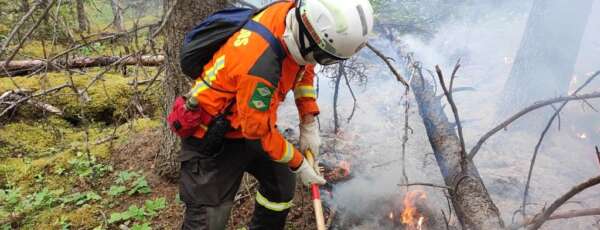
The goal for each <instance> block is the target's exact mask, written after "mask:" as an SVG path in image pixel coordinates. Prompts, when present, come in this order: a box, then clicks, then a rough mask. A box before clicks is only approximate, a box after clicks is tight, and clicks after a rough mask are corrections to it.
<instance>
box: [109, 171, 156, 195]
mask: <svg viewBox="0 0 600 230" xmlns="http://www.w3.org/2000/svg"><path fill="white" fill-rule="evenodd" d="M115 183H116V184H117V185H113V186H111V187H110V189H109V191H108V194H109V195H111V196H118V195H121V194H123V193H124V192H125V190H127V195H130V196H131V195H134V194H148V193H150V192H152V189H151V188H150V184H149V183H148V181H147V180H146V177H145V176H143V175H141V173H137V172H129V171H122V172H119V174H117V179H116V180H115ZM126 186H129V187H130V189H127V187H126Z"/></svg>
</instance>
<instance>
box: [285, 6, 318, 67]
mask: <svg viewBox="0 0 600 230" xmlns="http://www.w3.org/2000/svg"><path fill="white" fill-rule="evenodd" d="M296 13H297V11H295V10H290V12H288V14H287V16H286V18H285V32H284V33H283V41H284V42H285V45H286V46H287V49H288V51H289V52H290V54H291V55H292V58H293V59H294V61H296V63H298V64H299V65H307V64H316V61H314V59H312V58H310V56H311V55H309V54H308V53H307V54H303V52H302V50H304V49H306V48H304V47H302V46H305V45H304V44H306V43H308V41H307V40H306V39H307V38H305V36H303V34H302V33H301V32H300V23H299V22H298V21H297V20H296Z"/></svg>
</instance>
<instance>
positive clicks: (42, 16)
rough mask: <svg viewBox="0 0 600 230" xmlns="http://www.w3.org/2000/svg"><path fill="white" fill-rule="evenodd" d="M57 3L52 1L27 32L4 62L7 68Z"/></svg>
mask: <svg viewBox="0 0 600 230" xmlns="http://www.w3.org/2000/svg"><path fill="white" fill-rule="evenodd" d="M55 2H56V0H52V1H50V2H49V3H47V5H46V8H45V9H44V13H42V15H41V16H40V17H39V18H38V20H37V21H36V22H35V24H34V25H33V26H32V27H31V28H29V30H28V31H27V33H25V35H24V36H23V39H21V41H20V42H19V44H18V45H17V47H16V48H15V49H14V50H13V52H12V53H11V54H10V55H9V56H8V59H6V60H5V61H4V65H5V66H6V65H7V63H9V62H10V61H11V60H12V59H13V58H15V56H16V55H17V53H18V52H19V50H21V47H23V44H25V41H27V40H28V39H29V38H30V37H31V34H32V33H33V31H35V29H37V28H38V26H40V24H41V23H42V21H43V20H44V18H45V17H46V16H47V15H48V12H50V9H52V6H54V3H55Z"/></svg>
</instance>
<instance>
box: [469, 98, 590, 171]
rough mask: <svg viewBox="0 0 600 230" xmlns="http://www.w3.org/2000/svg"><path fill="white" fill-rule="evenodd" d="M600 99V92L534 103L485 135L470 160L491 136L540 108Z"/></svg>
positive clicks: (473, 149)
mask: <svg viewBox="0 0 600 230" xmlns="http://www.w3.org/2000/svg"><path fill="white" fill-rule="evenodd" d="M599 97H600V91H598V92H593V93H588V94H581V95H572V96H565V97H558V98H553V99H549V100H544V101H538V102H536V103H534V104H533V105H530V106H529V107H527V108H525V109H523V110H521V111H520V112H518V113H516V114H515V115H513V116H511V117H510V118H508V119H507V120H505V121H504V122H502V123H500V124H499V125H498V126H496V127H494V128H493V129H492V130H490V131H489V132H487V133H486V134H484V135H483V136H482V137H481V139H479V141H477V144H476V145H475V146H474V147H473V148H472V149H471V152H469V158H470V159H471V160H472V159H473V158H474V157H475V155H476V154H477V152H478V151H479V149H480V148H481V146H482V145H483V144H484V143H485V142H486V141H487V140H488V139H489V138H490V137H491V136H493V135H494V134H496V133H497V132H498V131H500V130H502V129H504V128H505V127H507V126H508V125H510V124H511V123H513V122H514V121H516V120H518V119H519V118H521V117H522V116H524V115H525V114H527V113H529V112H531V111H534V110H537V109H539V108H542V107H545V106H548V105H552V104H554V103H559V102H565V101H577V100H583V99H591V98H599Z"/></svg>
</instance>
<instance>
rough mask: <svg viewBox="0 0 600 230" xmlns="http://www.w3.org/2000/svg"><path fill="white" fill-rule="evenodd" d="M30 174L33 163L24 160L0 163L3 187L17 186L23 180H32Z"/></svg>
mask: <svg viewBox="0 0 600 230" xmlns="http://www.w3.org/2000/svg"><path fill="white" fill-rule="evenodd" d="M30 172H31V163H30V162H27V161H26V160H25V159H23V158H7V159H3V160H1V161H0V181H1V182H2V183H3V185H9V184H17V183H19V182H20V180H21V179H25V180H32V177H33V176H32V175H31V173H30ZM27 177H30V178H27Z"/></svg>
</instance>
